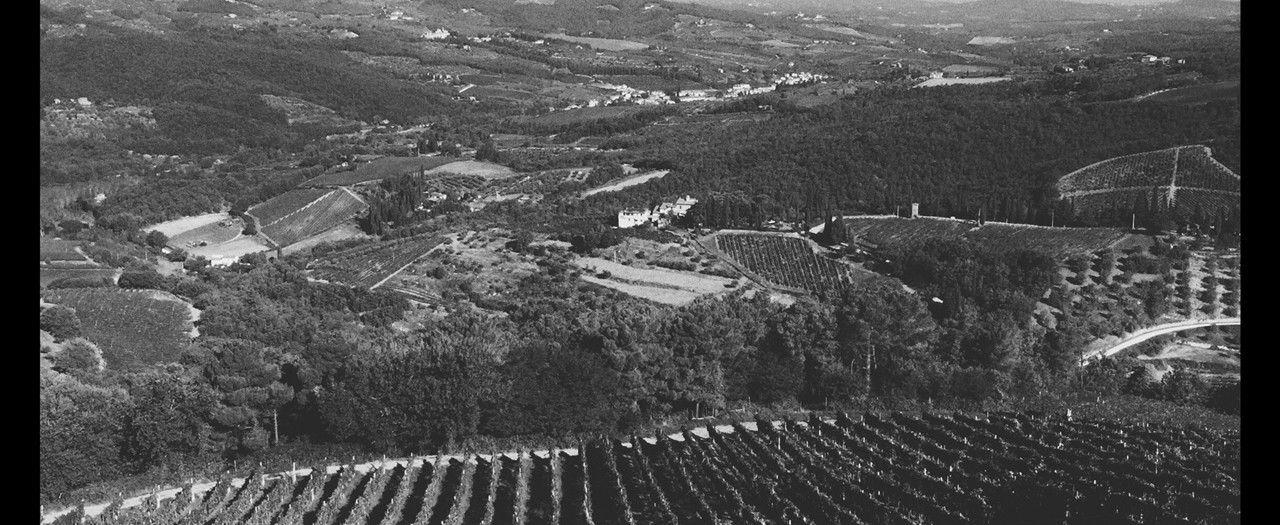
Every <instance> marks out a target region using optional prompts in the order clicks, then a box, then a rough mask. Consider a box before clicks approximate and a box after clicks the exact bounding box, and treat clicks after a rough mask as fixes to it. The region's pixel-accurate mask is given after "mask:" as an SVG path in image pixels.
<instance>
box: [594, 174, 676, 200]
mask: <svg viewBox="0 0 1280 525" xmlns="http://www.w3.org/2000/svg"><path fill="white" fill-rule="evenodd" d="M670 172H671V171H670V170H657V171H648V172H645V173H641V174H639V175H636V176H633V177H627V178H625V179H622V180H617V181H614V182H610V183H608V184H605V185H604V186H600V187H598V188H592V189H589V190H587V191H584V192H582V196H583V197H590V196H592V195H595V194H597V193H604V192H607V191H618V190H621V189H624V188H629V187H631V186H639V185H641V184H644V183H646V182H649V181H651V180H653V179H661V178H662V177H665V176H666V175H667V174H668V173H670Z"/></svg>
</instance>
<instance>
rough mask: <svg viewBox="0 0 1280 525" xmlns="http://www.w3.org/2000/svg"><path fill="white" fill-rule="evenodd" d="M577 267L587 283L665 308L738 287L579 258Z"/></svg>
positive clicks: (718, 280)
mask: <svg viewBox="0 0 1280 525" xmlns="http://www.w3.org/2000/svg"><path fill="white" fill-rule="evenodd" d="M573 264H574V265H576V266H577V267H579V268H582V269H583V270H585V271H586V272H585V273H584V274H583V276H582V277H583V280H585V281H588V282H592V283H596V284H599V285H601V286H607V287H610V288H613V289H616V290H619V291H621V292H623V293H626V294H629V295H634V296H637V297H641V298H644V299H650V300H653V301H656V302H659V303H663V304H673V305H686V304H689V303H690V302H693V300H694V299H697V298H698V297H700V296H703V295H708V294H715V293H720V292H724V291H726V290H732V289H735V288H736V287H737V286H738V284H736V283H737V282H738V281H737V280H735V279H726V278H724V277H716V276H712V275H704V274H700V273H694V272H682V271H676V270H668V269H662V268H640V267H638V266H636V265H624V264H620V263H617V262H613V261H610V260H608V259H601V258H599V257H582V258H578V259H575V260H574V262H573ZM603 272H608V277H603V276H602V275H601V273H603ZM602 281H607V282H602Z"/></svg>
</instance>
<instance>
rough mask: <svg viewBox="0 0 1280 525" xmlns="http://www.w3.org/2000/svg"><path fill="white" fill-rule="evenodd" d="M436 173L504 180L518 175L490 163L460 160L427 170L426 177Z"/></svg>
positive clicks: (511, 170) (499, 165) (504, 167)
mask: <svg viewBox="0 0 1280 525" xmlns="http://www.w3.org/2000/svg"><path fill="white" fill-rule="evenodd" d="M438 173H456V174H458V175H477V176H480V177H484V178H486V179H505V178H508V177H512V176H515V175H518V174H517V173H516V172H515V170H513V169H511V168H508V167H506V166H503V165H501V164H494V163H492V162H483V161H475V160H460V161H456V162H450V163H448V164H443V165H441V166H438V167H435V168H431V169H429V170H427V175H432V174H438Z"/></svg>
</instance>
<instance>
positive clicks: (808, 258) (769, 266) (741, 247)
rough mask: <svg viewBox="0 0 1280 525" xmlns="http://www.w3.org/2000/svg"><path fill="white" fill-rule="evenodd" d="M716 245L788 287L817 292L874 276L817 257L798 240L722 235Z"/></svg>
mask: <svg viewBox="0 0 1280 525" xmlns="http://www.w3.org/2000/svg"><path fill="white" fill-rule="evenodd" d="M715 243H716V247H717V248H718V249H719V250H720V251H721V252H724V254H725V255H727V256H728V257H730V258H732V259H733V260H734V261H736V262H737V263H738V264H740V265H742V266H743V267H745V268H746V269H747V270H749V271H751V272H754V273H755V274H757V275H759V276H761V277H763V278H764V279H767V280H768V281H769V282H771V283H773V284H776V285H779V286H785V287H788V288H797V289H801V290H806V291H809V292H815V293H816V292H822V291H827V290H835V289H839V288H842V287H844V286H846V285H848V284H851V283H854V282H857V281H863V280H867V279H870V278H874V276H875V274H872V273H870V272H861V271H858V270H857V269H855V268H853V267H852V266H849V265H847V264H844V263H841V262H837V261H833V260H831V259H828V258H826V257H823V256H821V255H818V254H816V253H814V252H813V250H812V249H811V248H810V247H809V244H808V243H807V242H805V241H804V240H803V239H800V238H797V237H786V236H781V235H755V234H742V233H721V234H718V235H716V237H715Z"/></svg>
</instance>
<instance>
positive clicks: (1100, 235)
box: [965, 222, 1129, 260]
mask: <svg viewBox="0 0 1280 525" xmlns="http://www.w3.org/2000/svg"><path fill="white" fill-rule="evenodd" d="M965 236H966V237H968V238H969V239H972V240H974V241H976V242H978V243H980V244H983V245H986V246H989V247H991V248H994V249H996V250H999V251H1008V250H1015V249H1019V248H1025V249H1029V250H1036V251H1040V252H1043V253H1046V254H1049V255H1051V256H1053V257H1054V258H1056V259H1059V260H1061V259H1065V258H1067V257H1068V256H1071V255H1076V254H1086V253H1093V252H1096V251H1098V250H1102V249H1106V248H1107V247H1109V246H1111V245H1113V244H1115V243H1117V242H1119V241H1121V240H1122V239H1124V238H1125V237H1128V236H1129V234H1128V233H1125V231H1124V230H1121V229H1118V228H1046V227H1043V226H1028V225H1025V224H1004V223H994V222H988V223H986V224H983V225H982V227H981V228H975V229H973V230H971V231H969V232H968V233H967V234H965Z"/></svg>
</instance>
